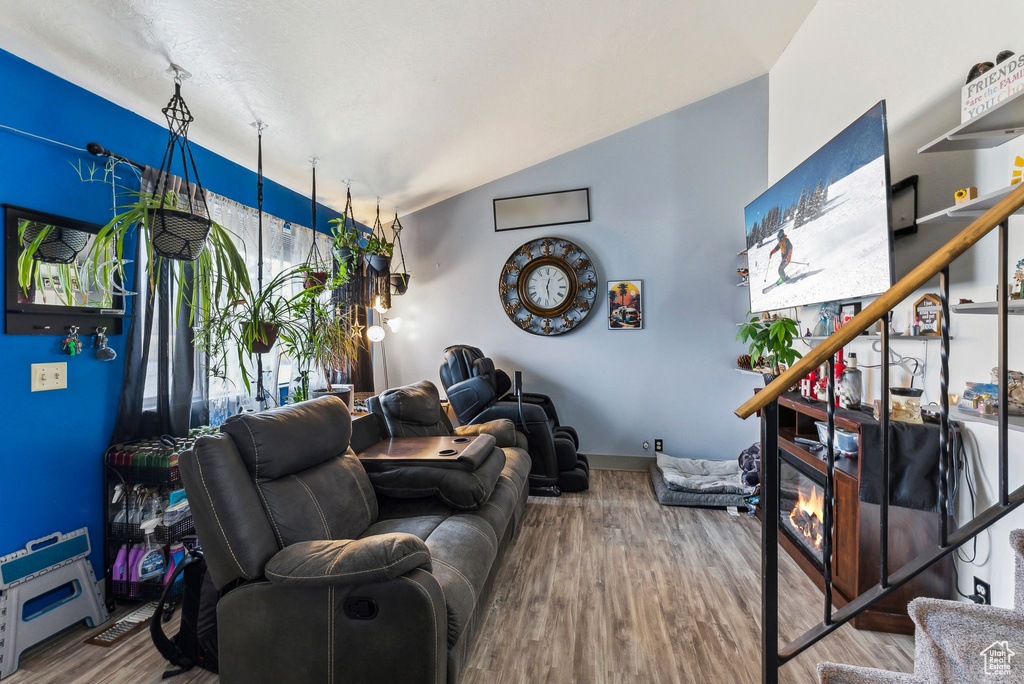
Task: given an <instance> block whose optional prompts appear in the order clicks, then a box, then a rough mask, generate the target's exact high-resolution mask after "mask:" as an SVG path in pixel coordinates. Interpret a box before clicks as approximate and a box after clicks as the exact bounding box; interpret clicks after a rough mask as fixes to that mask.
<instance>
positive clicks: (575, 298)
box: [498, 237, 598, 335]
mask: <svg viewBox="0 0 1024 684" xmlns="http://www.w3.org/2000/svg"><path fill="white" fill-rule="evenodd" d="M597 287H598V280H597V270H596V269H595V267H594V263H593V262H592V261H591V260H590V257H588V256H587V253H586V252H584V251H583V250H582V249H580V247H579V246H578V245H577V244H576V243H574V242H570V241H569V240H563V239H562V238H556V237H545V238H538V239H536V240H531V241H529V242H527V243H526V244H525V245H523V246H521V247H520V248H519V249H517V250H516V251H514V252H512V256H510V257H509V258H508V261H506V262H505V266H504V267H503V268H502V269H501V278H499V280H498V295H499V297H500V298H501V304H502V306H503V307H504V309H505V314H506V315H507V316H508V317H509V320H511V321H512V322H513V323H515V324H516V325H517V326H519V327H520V328H522V329H523V330H525V331H526V332H528V333H532V334H534V335H561V334H562V333H567V332H569V331H570V330H573V329H575V328H576V326H578V325H579V324H580V323H581V322H583V319H584V318H586V317H587V314H589V313H590V311H591V309H593V308H594V301H595V300H596V299H597Z"/></svg>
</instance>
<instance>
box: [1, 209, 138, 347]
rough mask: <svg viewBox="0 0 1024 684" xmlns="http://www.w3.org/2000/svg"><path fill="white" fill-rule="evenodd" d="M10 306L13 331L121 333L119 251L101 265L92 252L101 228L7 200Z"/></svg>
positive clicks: (8, 324) (8, 320)
mask: <svg viewBox="0 0 1024 684" xmlns="http://www.w3.org/2000/svg"><path fill="white" fill-rule="evenodd" d="M3 209H4V254H5V259H4V266H5V268H4V310H5V316H4V320H5V330H4V332H5V333H6V334H8V335H64V334H66V333H67V332H68V329H69V328H70V327H71V326H77V327H78V328H79V330H80V332H81V333H82V334H92V333H93V332H94V331H95V330H96V329H97V328H106V333H107V334H108V335H119V334H120V333H121V331H122V319H123V318H124V317H125V313H124V312H125V305H124V304H125V303H124V290H123V289H122V286H121V281H120V278H119V277H118V269H116V268H114V264H115V261H114V258H115V256H114V254H113V253H111V255H110V259H108V260H100V263H99V264H97V265H95V266H94V265H93V264H91V263H90V264H87V263H86V255H88V254H89V253H90V247H91V246H92V244H93V242H94V241H95V239H96V234H97V233H98V232H99V230H100V228H101V226H99V225H97V224H95V223H87V222H85V221H79V220H77V219H71V218H67V217H64V216H57V215H56V214H47V213H44V212H40V211H34V210H32V209H26V208H24V207H18V206H14V205H12V204H4V205H3Z"/></svg>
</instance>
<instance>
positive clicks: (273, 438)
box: [220, 396, 352, 482]
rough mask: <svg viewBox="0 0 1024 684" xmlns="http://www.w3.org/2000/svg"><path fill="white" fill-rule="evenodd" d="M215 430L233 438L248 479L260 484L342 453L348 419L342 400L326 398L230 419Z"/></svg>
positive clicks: (349, 432) (346, 442)
mask: <svg viewBox="0 0 1024 684" xmlns="http://www.w3.org/2000/svg"><path fill="white" fill-rule="evenodd" d="M220 429H221V432H225V433H227V434H229V435H230V436H231V438H232V439H233V440H234V442H235V446H236V447H237V448H238V453H239V454H241V456H242V461H243V462H244V463H245V466H246V468H247V469H248V470H249V474H250V475H251V476H252V478H253V479H254V480H257V481H264V482H265V481H267V480H275V479H277V478H279V477H285V476H287V475H290V474H292V473H297V472H299V471H302V470H306V469H307V468H311V467H313V466H315V465H318V464H320V463H323V462H324V461H326V460H327V459H329V458H334V457H335V456H340V455H341V454H343V453H345V450H346V449H347V448H348V446H349V439H350V438H351V436H352V421H351V419H350V417H349V413H348V406H347V405H346V404H345V402H343V401H342V400H341V399H339V398H338V397H334V396H327V397H318V398H316V399H311V400H309V401H304V402H301V403H298V404H292V405H290V406H282V407H280V408H277V409H274V410H273V411H263V412H261V413H244V414H241V415H237V416H231V417H230V418H228V419H227V420H226V421H224V424H223V425H222V426H221V428H220Z"/></svg>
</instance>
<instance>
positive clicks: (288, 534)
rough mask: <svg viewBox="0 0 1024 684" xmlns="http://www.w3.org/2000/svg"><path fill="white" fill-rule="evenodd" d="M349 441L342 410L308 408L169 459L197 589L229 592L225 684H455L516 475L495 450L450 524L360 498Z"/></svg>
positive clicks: (523, 464) (511, 527) (426, 503)
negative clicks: (494, 474) (474, 501)
mask: <svg viewBox="0 0 1024 684" xmlns="http://www.w3.org/2000/svg"><path fill="white" fill-rule="evenodd" d="M351 435H352V424H351V418H350V416H349V413H348V410H347V407H346V406H345V404H344V402H342V401H341V400H340V399H337V398H336V397H323V398H319V399H313V400H311V401H306V402H303V403H300V404H296V405H292V406H286V407H282V408H279V409H273V410H270V411H265V412H263V413H258V414H251V415H240V416H234V417H232V418H230V419H228V421H226V422H225V424H224V425H223V426H222V428H221V432H220V434H217V435H212V436H206V437H201V438H199V439H198V440H197V441H196V443H195V445H194V446H193V448H192V450H191V451H188V452H186V453H184V454H182V455H181V457H180V461H179V465H180V470H181V477H182V480H183V482H184V484H185V488H186V490H187V492H188V497H189V502H190V504H191V507H192V513H193V517H194V519H195V525H196V531H197V533H198V535H199V540H200V542H201V543H202V546H203V549H204V552H205V555H206V562H207V566H208V568H209V573H210V576H211V577H212V579H213V582H214V584H215V585H216V587H217V588H218V589H219V590H221V591H227V590H229V591H227V593H225V594H223V596H222V598H221V600H220V603H219V604H218V609H217V618H218V637H219V660H220V678H221V681H222V682H225V684H234V683H241V682H245V683H247V684H249V683H253V682H275V683H277V682H334V681H336V682H342V681H344V682H367V683H369V682H429V683H434V684H437V683H439V682H456V681H458V678H459V674H460V672H461V668H462V666H463V664H464V662H465V659H466V656H467V655H468V653H469V650H470V645H471V643H472V638H473V636H474V633H475V631H476V629H477V627H478V626H479V624H480V623H481V622H482V619H480V618H478V617H477V616H476V612H477V610H479V609H480V606H482V605H486V603H487V600H488V591H489V588H490V586H491V585H492V584H493V580H494V576H495V575H496V573H497V569H498V567H499V561H500V559H501V558H502V557H503V556H504V553H505V548H506V546H507V544H508V543H509V540H510V539H511V536H512V534H513V532H514V531H515V526H516V523H517V522H518V520H519V517H520V516H521V514H522V511H523V509H524V507H525V501H526V479H527V473H528V471H529V461H528V459H527V458H526V457H525V455H519V454H517V453H515V450H509V452H508V453H507V455H506V458H505V465H504V468H503V470H502V473H501V477H500V478H499V482H498V483H497V485H495V487H494V490H493V492H492V493H491V494H490V496H489V499H488V501H487V505H486V506H485V507H484V508H483V509H481V510H479V511H457V510H453V509H451V508H450V507H448V506H446V505H444V504H443V503H442V502H440V501H438V500H437V499H434V498H425V499H412V500H403V501H400V502H396V501H390V500H388V499H386V498H380V497H378V496H377V495H375V493H374V490H373V488H372V486H371V484H370V481H369V479H368V478H367V475H366V472H365V470H364V468H363V466H362V464H361V463H360V462H359V460H358V459H357V458H356V455H355V453H354V452H353V450H352V449H351V447H350V445H349V444H350V437H351ZM491 504H493V505H491ZM484 509H486V510H484Z"/></svg>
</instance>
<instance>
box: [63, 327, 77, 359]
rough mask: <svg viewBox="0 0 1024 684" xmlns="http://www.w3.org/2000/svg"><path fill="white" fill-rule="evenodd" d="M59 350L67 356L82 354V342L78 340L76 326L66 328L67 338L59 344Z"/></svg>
mask: <svg viewBox="0 0 1024 684" xmlns="http://www.w3.org/2000/svg"><path fill="white" fill-rule="evenodd" d="M60 347H61V349H63V350H64V351H65V352H67V355H68V356H77V355H79V354H81V353H82V341H81V340H80V339H78V326H77V325H72V326H69V327H68V336H67V337H65V338H64V341H63V342H61V345H60Z"/></svg>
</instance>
